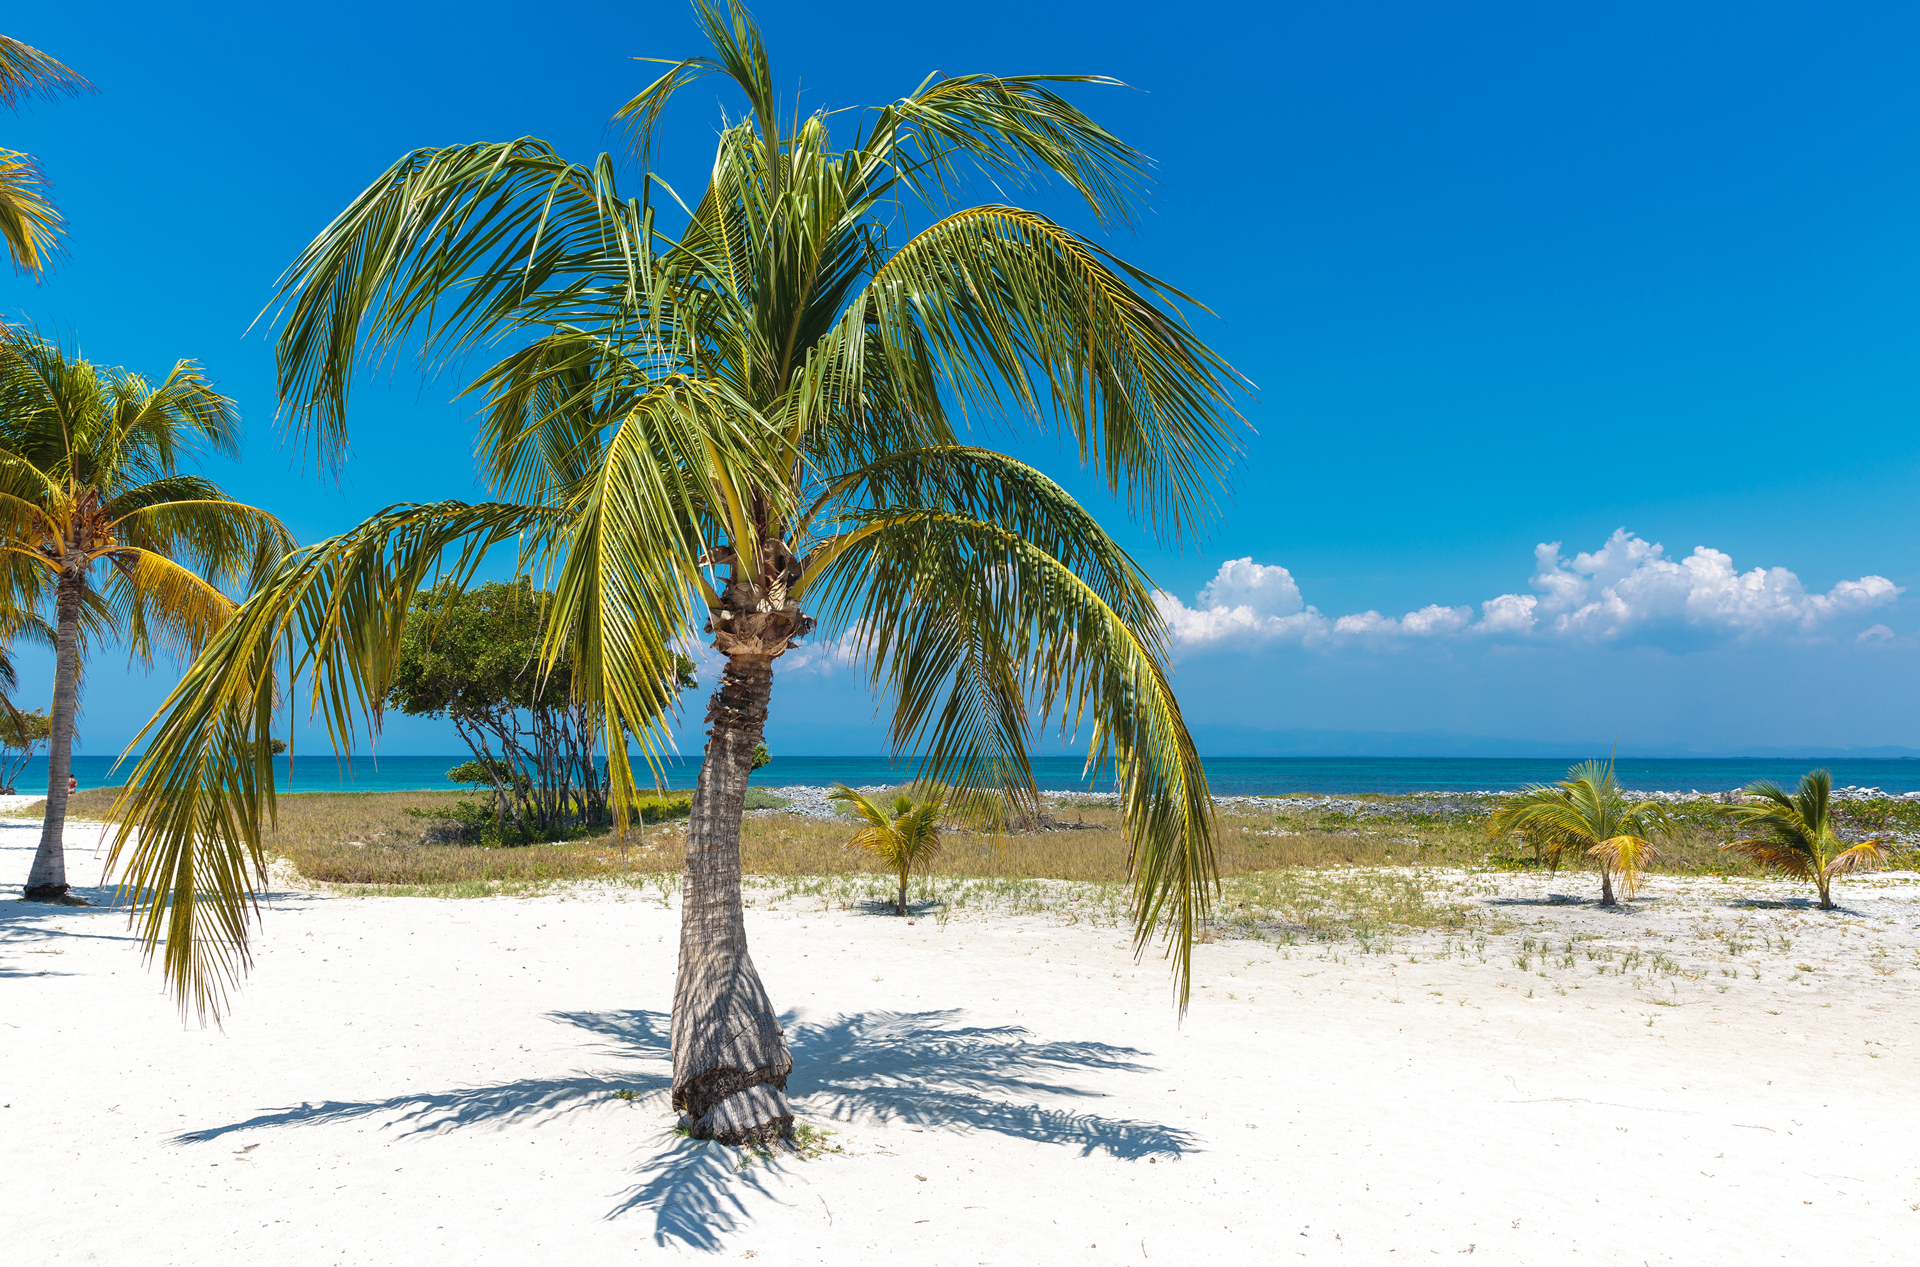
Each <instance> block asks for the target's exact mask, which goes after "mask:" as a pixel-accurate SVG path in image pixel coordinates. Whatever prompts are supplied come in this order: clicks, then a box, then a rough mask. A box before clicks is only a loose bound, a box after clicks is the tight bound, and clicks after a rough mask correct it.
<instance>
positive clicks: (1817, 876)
mask: <svg viewBox="0 0 1920 1267" xmlns="http://www.w3.org/2000/svg"><path fill="white" fill-rule="evenodd" d="M1813 883H1814V887H1816V888H1818V889H1819V890H1820V909H1821V910H1823V911H1830V910H1832V909H1833V877H1832V876H1830V875H1828V874H1827V873H1826V872H1824V871H1816V872H1814V873H1813Z"/></svg>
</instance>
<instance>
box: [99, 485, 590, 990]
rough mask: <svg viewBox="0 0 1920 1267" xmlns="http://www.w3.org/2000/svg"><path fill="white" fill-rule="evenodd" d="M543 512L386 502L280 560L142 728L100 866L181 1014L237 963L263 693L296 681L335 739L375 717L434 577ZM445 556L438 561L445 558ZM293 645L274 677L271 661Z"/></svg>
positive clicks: (264, 789) (248, 891)
mask: <svg viewBox="0 0 1920 1267" xmlns="http://www.w3.org/2000/svg"><path fill="white" fill-rule="evenodd" d="M552 517H553V516H552V512H550V511H546V510H543V509H540V508H529V507H524V506H513V505H467V504H465V503H460V502H442V503H435V504H431V505H413V506H397V507H392V508H389V509H388V510H386V511H383V512H381V514H379V515H376V516H375V517H374V518H373V519H371V520H369V521H368V522H367V523H365V524H362V525H361V526H360V527H358V528H356V529H355V530H353V531H352V532H348V533H343V534H342V535H340V536H338V537H334V538H331V539H329V540H326V541H322V542H319V543H317V544H315V545H312V546H308V547H306V548H305V549H302V550H300V551H297V552H296V553H294V554H292V555H289V556H288V557H287V558H286V559H285V560H283V561H282V562H281V564H280V566H279V567H278V568H277V569H276V570H275V572H274V573H273V575H272V576H271V577H269V578H268V579H267V581H266V582H265V583H264V584H262V585H261V586H260V587H259V589H258V590H257V591H256V592H255V594H254V595H253V596H252V597H251V598H249V599H248V600H247V602H246V603H244V604H242V605H241V607H240V609H239V610H238V611H237V612H235V613H234V615H233V617H232V618H231V619H229V620H227V621H226V622H225V623H224V624H222V625H220V626H219V628H218V630H217V632H215V633H214V634H213V635H212V637H211V639H210V640H209V641H208V643H207V645H206V648H205V650H204V651H202V652H201V653H200V655H199V656H197V657H196V658H195V659H194V661H193V663H192V664H191V665H189V666H188V668H187V671H186V673H185V675H184V676H183V677H182V678H181V680H180V684H179V685H178V686H176V687H175V688H174V690H173V692H172V694H171V695H170V696H169V697H168V700H167V703H166V704H165V705H164V706H163V707H162V708H161V710H160V712H159V713H158V714H156V715H155V717H154V719H153V721H151V722H149V723H148V725H147V727H146V729H145V730H143V731H142V732H141V734H140V735H139V736H137V737H136V738H135V740H134V742H133V743H132V744H131V745H129V751H132V750H136V749H139V748H140V747H142V745H143V744H144V747H145V755H143V756H142V757H141V758H140V759H139V761H138V762H137V763H136V764H135V766H134V769H133V771H132V773H131V775H130V776H129V777H128V780H127V786H126V790H125V791H124V792H122V793H121V796H120V798H119V800H118V801H117V802H116V805H115V810H114V819H115V821H116V822H118V823H119V824H120V825H121V826H120V828H119V830H118V832H117V833H116V835H115V837H114V841H113V846H112V851H111V853H110V855H109V868H110V869H111V868H112V866H113V865H114V864H115V863H116V862H117V861H118V860H119V858H120V857H121V855H122V854H123V853H125V854H126V857H127V865H126V869H125V870H124V871H123V872H122V873H121V874H122V877H123V878H122V885H123V887H124V888H125V889H126V890H127V891H128V892H129V893H130V894H131V895H133V897H134V899H135V902H136V914H137V917H138V920H139V923H138V929H139V932H140V935H141V938H142V942H143V945H144V947H145V950H146V953H147V954H148V955H149V956H152V955H154V954H156V953H158V954H160V955H161V962H162V965H163V967H164V968H165V970H166V975H167V977H168V979H169V981H171V982H172V983H173V985H174V987H175V989H176V990H177V992H178V994H179V998H180V1001H181V1006H182V1009H183V1010H187V1009H191V1010H193V1011H194V1012H196V1013H197V1014H198V1015H200V1016H201V1017H202V1018H205V1017H206V1016H209V1015H213V1016H217V1015H218V1014H219V1013H220V1012H221V1010H222V1009H223V1007H224V999H225V992H226V990H227V988H228V987H229V986H230V985H232V984H233V983H234V982H235V981H236V980H237V979H238V977H239V976H240V974H241V973H243V972H244V970H245V968H246V966H247V964H248V962H249V958H248V952H247V948H246V927H247V918H248V912H249V910H250V909H251V903H252V900H253V898H252V895H253V894H254V893H255V892H256V891H257V888H258V885H259V884H260V883H263V882H264V869H263V868H264V863H263V861H262V858H263V855H262V854H261V852H260V840H261V830H262V827H263V825H270V824H271V823H273V822H274V821H275V794H274V787H273V779H272V764H271V763H272V751H271V748H270V740H271V737H272V736H271V731H272V721H273V704H274V700H275V699H276V697H277V696H278V695H279V694H280V692H281V691H282V690H283V689H287V690H290V689H291V687H292V683H293V681H298V680H299V678H300V677H302V676H305V677H306V678H308V679H309V681H310V684H311V685H310V695H309V705H310V708H311V709H312V711H313V712H315V713H316V714H318V715H319V716H320V717H321V718H322V719H323V721H324V722H325V724H326V726H327V729H328V731H329V734H330V736H331V737H332V739H333V740H334V744H335V746H336V748H338V749H340V750H343V751H351V750H352V748H353V746H354V744H353V739H354V737H355V735H356V733H357V729H358V728H357V726H356V719H357V718H361V717H366V718H371V719H373V722H374V724H377V721H378V711H379V710H378V705H379V701H380V700H381V699H383V698H384V697H385V695H386V692H387V688H388V687H389V686H390V685H391V682H392V675H393V671H394V668H395V666H396V664H397V663H398V659H399V653H400V640H401V636H402V634H403V633H404V631H405V627H406V619H407V613H408V610H409V606H410V604H411V602H412V600H413V596H414V593H415V591H417V590H418V589H419V588H420V587H421V585H422V583H423V582H425V581H426V580H427V579H428V578H429V577H430V576H432V575H434V574H436V573H439V572H442V571H444V572H445V574H448V575H452V576H453V577H454V578H455V579H459V578H462V577H464V576H466V575H469V574H470V573H471V570H472V568H473V567H474V566H475V565H477V563H478V562H479V560H480V559H481V557H482V556H483V555H484V553H485V552H486V550H487V549H489V548H491V547H493V546H497V545H499V544H501V543H503V542H509V541H514V540H516V539H517V538H519V537H521V536H522V535H523V534H538V533H540V532H542V531H544V530H546V529H547V527H548V525H549V523H550V521H551V519H552ZM449 552H452V553H453V555H454V557H453V558H452V559H451V560H449V559H448V558H447V555H448V554H449ZM290 642H291V643H292V644H293V645H295V646H297V647H299V648H300V649H301V654H300V655H299V657H298V658H297V659H296V661H295V663H294V665H293V666H292V669H291V678H292V680H291V681H288V682H287V683H286V684H285V686H284V687H283V686H282V683H281V680H280V677H279V674H280V673H281V671H282V670H281V667H280V662H279V657H280V655H281V654H282V652H283V650H284V649H285V647H286V646H287V645H288V644H289V643H290Z"/></svg>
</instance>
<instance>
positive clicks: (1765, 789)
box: [1721, 770, 1892, 911]
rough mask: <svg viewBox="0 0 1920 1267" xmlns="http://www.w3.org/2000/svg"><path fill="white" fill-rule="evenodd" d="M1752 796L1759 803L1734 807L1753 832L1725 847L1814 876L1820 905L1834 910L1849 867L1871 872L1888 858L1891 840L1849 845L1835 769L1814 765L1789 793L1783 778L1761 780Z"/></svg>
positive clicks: (1807, 877)
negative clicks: (1839, 824) (1836, 888)
mask: <svg viewBox="0 0 1920 1267" xmlns="http://www.w3.org/2000/svg"><path fill="white" fill-rule="evenodd" d="M1747 795H1749V796H1757V797H1759V798H1760V800H1761V803H1760V804H1759V805H1738V806H1735V807H1734V808H1733V809H1732V810H1731V811H1729V812H1730V813H1731V814H1732V815H1733V819H1734V821H1735V822H1736V823H1738V824H1739V826H1740V829H1741V830H1742V831H1747V832H1752V833H1753V835H1752V836H1751V837H1749V838H1748V839H1746V840H1736V841H1734V842H1732V843H1731V844H1727V845H1722V846H1721V848H1723V849H1728V850H1732V851H1733V852H1735V853H1741V854H1745V855H1746V856H1747V857H1749V858H1751V859H1753V860H1754V861H1755V862H1757V863H1759V864H1760V865H1761V866H1763V867H1767V868H1769V869H1771V870H1774V871H1778V872H1780V873H1781V874H1783V875H1788V876H1792V877H1793V878H1794V879H1796V880H1811V881H1813V885H1814V888H1815V889H1817V890H1819V893H1820V909H1821V910H1823V911H1830V910H1832V909H1833V882H1834V880H1835V879H1836V878H1837V877H1839V876H1841V875H1844V874H1846V873H1847V872H1849V871H1870V870H1872V869H1873V868H1875V867H1878V866H1879V865H1880V864H1881V863H1882V862H1884V861H1886V857H1887V846H1888V845H1889V844H1891V843H1892V842H1891V841H1890V840H1887V839H1874V840H1862V841H1860V842H1858V843H1856V844H1848V843H1847V842H1846V841H1844V840H1842V839H1840V836H1839V833H1837V832H1836V831H1835V830H1834V824H1833V774H1832V772H1831V771H1828V770H1814V771H1812V772H1811V773H1808V774H1806V775H1803V776H1801V779H1800V790H1799V791H1798V792H1793V793H1789V792H1787V791H1786V790H1785V789H1784V788H1782V787H1781V786H1780V785H1779V784H1777V783H1771V782H1765V781H1763V782H1759V783H1755V784H1754V785H1753V786H1751V787H1749V788H1748V789H1747Z"/></svg>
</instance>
